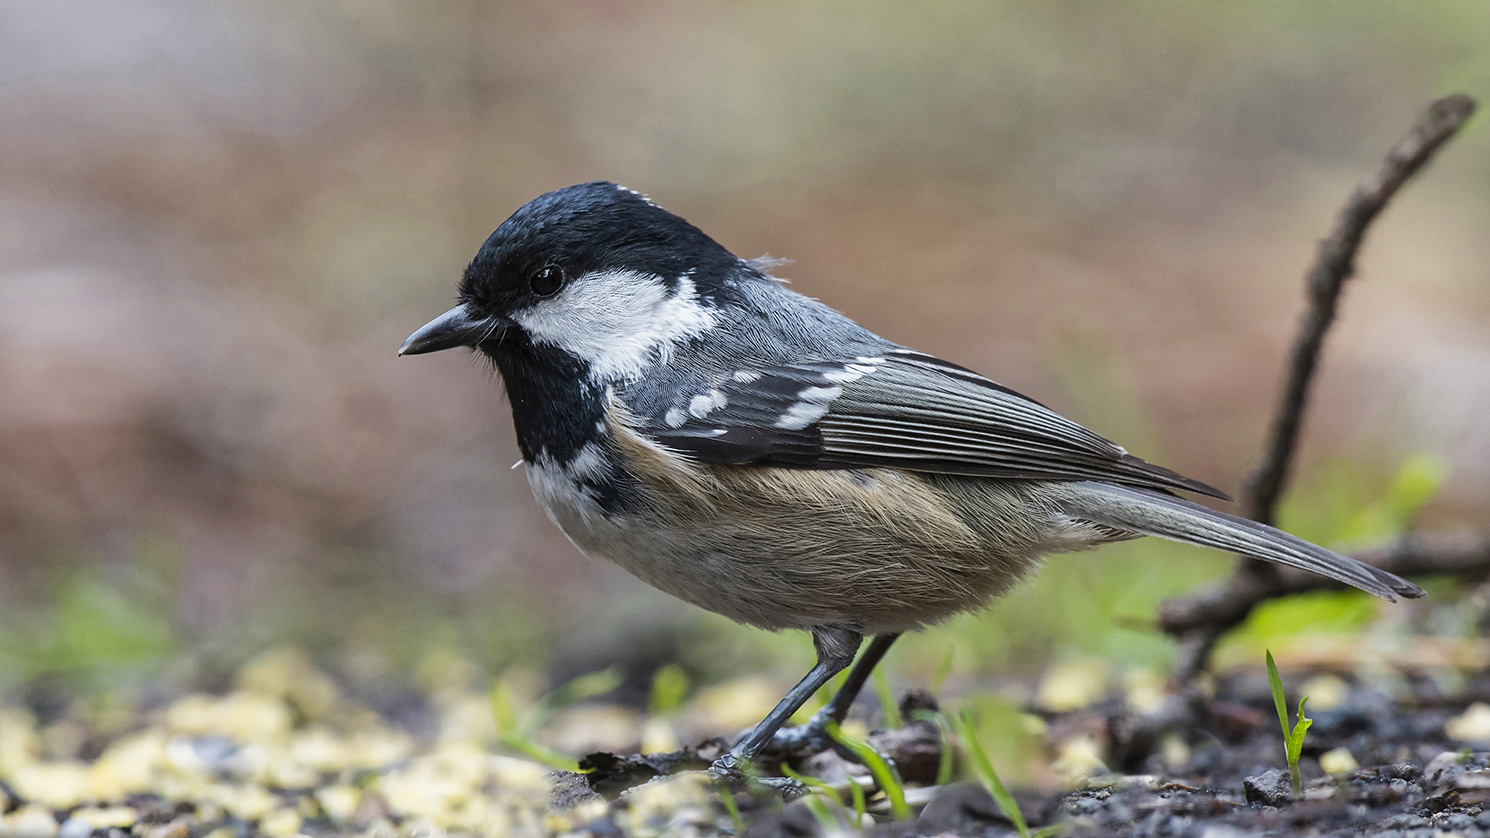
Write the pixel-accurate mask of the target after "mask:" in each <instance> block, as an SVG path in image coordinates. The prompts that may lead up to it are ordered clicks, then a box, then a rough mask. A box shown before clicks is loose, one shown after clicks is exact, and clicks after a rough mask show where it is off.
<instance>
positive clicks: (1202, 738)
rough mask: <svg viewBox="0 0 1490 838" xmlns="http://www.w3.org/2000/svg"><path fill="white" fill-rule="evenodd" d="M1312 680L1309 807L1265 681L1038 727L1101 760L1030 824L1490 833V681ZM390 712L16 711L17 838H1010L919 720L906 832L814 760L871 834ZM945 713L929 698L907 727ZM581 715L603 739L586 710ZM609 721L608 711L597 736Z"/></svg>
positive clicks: (450, 723) (482, 730) (278, 676)
mask: <svg viewBox="0 0 1490 838" xmlns="http://www.w3.org/2000/svg"><path fill="white" fill-rule="evenodd" d="M1317 674H1318V673H1301V672H1296V671H1295V672H1290V673H1289V674H1288V678H1287V681H1288V683H1290V684H1304V683H1306V682H1307V679H1308V677H1310V676H1311V675H1317ZM1312 684H1313V686H1312V687H1311V689H1313V690H1314V693H1315V694H1314V695H1313V696H1312V698H1311V705H1317V709H1311V711H1310V712H1309V715H1310V716H1311V718H1312V719H1313V720H1314V723H1313V727H1312V728H1311V729H1310V730H1309V732H1308V736H1307V739H1306V740H1305V747H1304V757H1303V760H1302V765H1301V767H1302V774H1303V779H1304V792H1303V795H1302V798H1301V799H1299V800H1297V801H1295V800H1294V799H1293V795H1292V793H1291V788H1290V783H1289V778H1288V775H1287V772H1286V771H1283V770H1281V769H1283V768H1284V759H1283V748H1282V737H1281V733H1280V730H1279V725H1278V722H1277V718H1276V716H1275V714H1274V711H1273V706H1272V699H1271V697H1270V695H1269V693H1268V690H1267V685H1266V680H1265V678H1263V677H1262V675H1261V673H1260V672H1252V671H1249V672H1246V673H1244V674H1237V675H1233V676H1230V677H1225V678H1221V679H1219V680H1218V681H1217V682H1216V683H1215V686H1214V688H1213V689H1211V690H1209V691H1208V692H1207V694H1205V695H1203V696H1202V695H1198V694H1197V695H1195V696H1191V698H1190V699H1188V700H1181V699H1177V698H1171V699H1170V700H1169V701H1168V702H1167V703H1164V704H1162V706H1159V707H1158V708H1157V709H1155V708H1152V707H1151V709H1150V711H1149V712H1148V713H1147V714H1140V713H1137V712H1135V711H1134V710H1133V709H1132V708H1130V707H1127V706H1125V704H1124V703H1123V702H1122V701H1120V700H1118V699H1109V700H1106V701H1099V702H1097V703H1095V704H1091V705H1089V706H1086V707H1084V708H1082V709H1078V710H1072V711H1068V712H1064V713H1045V714H1043V718H1044V723H1045V734H1044V735H1045V737H1046V740H1047V744H1048V746H1049V747H1050V750H1051V752H1052V753H1056V752H1060V751H1062V748H1063V747H1065V746H1066V745H1069V743H1072V742H1088V743H1091V745H1092V747H1090V748H1088V750H1087V752H1088V753H1089V754H1090V755H1091V760H1090V762H1089V764H1087V765H1086V767H1085V770H1084V773H1085V774H1087V775H1088V776H1087V779H1085V780H1084V781H1080V782H1077V783H1076V784H1075V790H1070V788H1071V787H1068V790H1065V791H1049V792H1037V791H1030V790H1024V791H1016V797H1017V798H1018V801H1019V804H1020V808H1021V810H1022V811H1023V813H1024V816H1025V818H1026V819H1027V820H1028V821H1029V825H1030V828H1031V830H1032V831H1040V830H1049V831H1048V832H1047V833H1046V834H1055V835H1065V836H1072V837H1073V838H1075V837H1076V836H1127V835H1133V836H1195V838H1228V836H1242V835H1276V836H1345V835H1390V836H1417V837H1419V838H1428V836H1434V838H1441V837H1442V836H1447V835H1460V836H1477V835H1490V753H1483V752H1480V751H1478V750H1476V748H1477V747H1480V748H1483V747H1484V743H1490V706H1487V705H1486V704H1484V703H1482V702H1484V701H1487V700H1490V677H1483V676H1481V677H1472V678H1469V679H1465V678H1462V677H1455V678H1450V677H1444V676H1439V677H1437V678H1432V677H1426V676H1417V675H1413V674H1411V673H1408V674H1403V673H1402V672H1400V671H1394V672H1392V673H1386V674H1381V675H1380V676H1379V677H1378V676H1372V678H1371V679H1370V680H1368V681H1362V680H1356V679H1353V678H1352V677H1350V676H1345V677H1334V676H1331V677H1328V678H1325V679H1324V680H1320V679H1319V678H1317V677H1316V678H1314V680H1313V681H1312ZM1330 685H1333V686H1332V687H1331V686H1330ZM1327 687H1328V688H1327ZM1291 698H1293V697H1291ZM384 699H387V697H386V696H384V697H383V699H379V698H378V697H376V696H370V695H360V696H359V695H358V694H357V691H356V690H355V689H351V688H347V687H345V686H341V685H338V684H337V683H335V682H334V681H333V680H332V679H329V678H327V677H326V676H324V675H322V674H320V673H319V672H317V671H315V670H314V669H313V668H311V667H310V666H309V665H308V664H307V663H306V662H305V660H304V659H303V657H297V656H295V655H282V656H279V657H277V658H273V657H271V658H270V659H269V660H267V661H265V662H261V663H259V664H256V665H255V666H253V667H250V668H249V669H247V670H245V671H244V673H242V674H241V677H240V678H239V680H238V683H237V685H236V686H235V688H234V689H233V690H232V691H230V692H228V693H227V694H225V695H216V696H212V695H205V694H194V695H187V696H181V697H177V698H175V699H162V700H160V701H158V702H156V703H155V704H154V705H153V706H149V707H145V706H135V707H133V708H130V709H128V711H127V712H119V711H118V708H114V709H113V710H109V709H107V708H104V709H99V708H100V707H101V706H102V705H99V704H98V703H97V702H87V701H72V702H60V703H53V704H52V705H51V706H50V707H42V706H39V705H35V703H34V702H33V703H32V706H27V705H26V703H25V702H20V703H16V704H12V705H10V706H6V707H0V805H3V814H0V838H3V836H26V838H89V836H99V838H123V836H125V835H139V836H142V838H248V836H253V835H266V836H277V837H278V838H284V836H291V835H299V834H304V835H317V836H319V835H347V834H359V835H378V836H384V837H385V838H391V836H396V835H437V834H446V833H448V834H477V835H534V836H539V835H614V836H623V835H625V836H629V835H697V836H707V835H730V834H740V833H742V832H743V834H746V835H752V836H771V835H789V836H807V835H818V834H825V833H827V832H838V833H848V832H854V831H860V832H865V833H869V834H878V835H897V836H900V835H927V836H942V835H952V836H1005V835H1013V834H1015V829H1014V827H1013V825H1012V823H1011V822H1010V821H1009V820H1008V819H1007V818H1006V817H1005V816H1004V815H1003V814H1002V813H1001V812H1000V810H999V807H998V806H996V805H995V804H994V802H993V800H992V798H991V797H990V795H989V794H988V792H987V791H985V790H984V788H983V786H982V785H980V784H978V783H976V782H970V781H962V782H952V783H947V784H945V785H940V786H938V785H936V783H935V778H936V777H937V775H938V772H939V770H941V768H942V766H941V759H940V757H941V748H942V746H943V743H944V742H945V741H947V740H946V739H945V738H944V736H945V734H944V733H943V731H942V729H941V728H940V727H938V726H937V725H936V724H934V723H933V721H930V720H927V718H926V717H925V716H924V714H923V715H922V717H921V718H920V720H918V721H915V722H912V723H910V724H908V725H906V726H904V727H901V728H897V729H895V730H889V731H879V732H876V733H874V734H872V735H871V741H872V742H873V743H874V744H875V746H876V747H877V748H878V749H879V750H880V751H881V752H883V753H885V754H887V755H890V756H892V757H893V758H894V760H895V763H896V767H897V769H898V770H899V772H900V774H901V776H902V777H903V779H904V781H905V787H906V788H905V795H906V798H907V802H908V803H909V804H910V805H911V807H912V810H913V814H914V816H913V818H912V819H911V820H901V821H893V820H891V818H890V817H889V806H888V805H887V800H886V796H885V795H884V793H883V792H882V791H881V790H880V789H878V788H877V787H875V785H874V783H873V782H872V781H871V780H869V779H868V778H867V776H865V772H864V771H863V769H862V768H861V767H859V766H857V765H856V764H854V763H851V762H849V761H846V760H845V759H843V758H842V757H840V756H838V755H837V754H835V753H832V752H829V753H826V754H819V755H816V756H813V757H811V758H807V759H804V760H799V761H797V763H796V765H795V768H796V770H798V771H800V772H801V773H803V774H806V775H809V776H814V777H818V778H821V779H822V780H823V781H824V782H826V783H827V784H829V785H830V786H832V787H834V788H836V789H837V790H838V792H839V794H840V795H841V796H842V799H843V800H844V801H845V803H847V802H848V801H849V800H850V795H848V794H847V793H846V792H848V790H849V788H850V784H851V783H852V784H855V785H857V786H859V787H860V788H861V789H862V790H863V791H864V792H865V796H866V800H867V805H866V808H867V811H868V813H869V817H868V818H867V819H866V820H864V821H863V822H862V823H856V822H855V821H856V820H857V819H856V818H855V817H854V816H853V814H852V807H850V806H845V807H844V808H842V809H839V808H836V806H835V805H832V804H828V803H827V802H826V801H825V799H824V798H822V797H821V796H815V797H816V800H798V801H794V802H792V803H790V804H787V805H785V806H783V805H781V804H780V803H779V802H778V801H774V800H765V799H756V798H753V797H751V796H750V795H747V794H743V793H742V794H738V795H734V796H732V797H729V798H725V797H723V796H721V795H720V794H719V793H718V792H716V791H715V790H714V789H712V788H710V787H709V786H707V784H705V783H704V782H703V781H702V779H701V776H700V773H699V771H698V770H696V769H700V768H702V767H704V766H705V765H707V763H708V761H709V760H711V759H712V758H713V757H714V756H715V755H717V753H718V752H719V750H720V749H721V748H723V747H724V745H725V743H724V740H722V739H720V740H713V741H710V742H706V743H704V744H702V745H698V746H694V747H692V748H687V749H684V750H682V751H679V752H676V753H671V754H653V755H649V756H646V757H636V756H627V755H618V754H614V753H599V754H592V755H590V756H588V757H586V758H585V759H584V760H582V761H581V765H582V766H583V767H584V768H585V769H586V771H587V773H571V772H565V771H554V770H553V769H552V768H551V767H545V766H542V765H540V764H538V763H537V762H535V761H534V760H535V758H537V757H538V756H539V754H538V753H537V752H536V751H525V750H524V748H523V747H519V746H516V745H514V743H513V741H511V740H505V739H500V738H499V737H498V735H497V734H496V731H495V729H494V728H493V727H492V721H491V712H490V701H489V699H488V697H487V696H486V695H485V694H484V693H482V692H477V691H475V690H474V689H471V688H462V690H456V691H454V692H445V693H440V692H425V693H418V692H416V691H413V690H404V691H401V692H399V693H398V696H397V700H396V701H392V700H384ZM930 706H931V702H930V699H929V698H927V697H925V696H919V697H918V696H910V697H908V698H907V702H906V707H905V709H906V710H911V711H914V710H918V709H919V710H923V711H924V710H926V709H928V708H929V707H930ZM1295 706H1296V705H1295ZM89 708H92V709H89ZM374 708H378V709H374ZM568 712H569V713H570V719H571V722H573V720H575V719H578V720H579V721H578V723H579V724H580V725H582V726H583V725H586V724H589V723H590V722H588V721H586V719H588V718H590V716H588V715H587V714H589V713H590V712H591V711H590V710H589V709H588V708H587V707H585V706H584V705H581V706H576V707H573V708H570V711H568ZM607 713H612V716H610V717H607V716H606V714H607ZM613 714H614V707H611V708H610V709H609V710H607V709H606V706H605V705H594V710H593V720H594V724H595V725H597V726H598V725H602V724H604V723H606V722H605V720H606V718H612V719H613V718H614V715H613ZM908 717H909V716H908ZM410 720H414V721H413V722H411V721H410ZM420 720H422V721H420ZM655 721H657V720H651V722H655ZM651 722H647V721H646V720H644V719H643V720H642V723H646V724H651ZM640 724H641V723H638V722H635V721H634V720H629V721H626V722H625V724H623V725H622V727H627V726H639V725H640ZM539 738H541V737H539ZM1476 743H1481V744H1480V745H1478V746H1477V745H1476ZM1067 750H1068V751H1069V750H1070V749H1069V748H1067ZM776 767H777V766H776V765H773V764H772V762H771V761H770V760H769V759H768V760H763V761H762V765H761V768H762V770H763V771H768V772H769V771H772V770H774V769H775V768H776ZM1327 769H1328V770H1327ZM959 776H971V775H970V774H967V773H965V772H963V773H960V774H959ZM726 800H728V801H729V802H732V803H733V804H734V806H735V808H737V809H738V818H739V820H738V821H737V820H736V819H735V815H733V814H732V813H731V812H730V811H729V807H728V806H726V805H725V804H726Z"/></svg>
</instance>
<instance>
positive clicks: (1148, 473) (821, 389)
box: [641, 349, 1226, 498]
mask: <svg viewBox="0 0 1490 838" xmlns="http://www.w3.org/2000/svg"><path fill="white" fill-rule="evenodd" d="M642 418H643V420H644V422H645V424H644V426H643V428H642V429H641V430H643V431H644V432H645V433H646V434H647V435H648V436H650V437H652V438H653V439H655V440H656V441H658V442H659V443H661V444H663V445H666V446H668V447H670V448H673V449H674V450H678V451H680V452H683V453H686V454H689V455H691V456H694V457H696V458H698V459H700V460H702V461H705V462H714V463H739V464H743V463H769V464H776V465H785V466H797V467H801V468H865V467H875V466H885V467H892V468H900V469H907V470H911V471H926V472H939V473H944V474H968V475H981V476H988V477H1003V478H1011V479H1027V480H1072V481H1076V480H1100V481H1108V482H1112V483H1117V484H1120V485H1125V486H1134V487H1141V488H1147V489H1159V490H1164V491H1170V490H1184V491H1190V492H1198V493H1201V494H1205V495H1211V496H1213V497H1219V498H1225V497H1226V495H1225V494H1223V493H1222V492H1220V491H1218V490H1216V489H1214V488H1212V487H1210V486H1207V485H1206V484H1204V483H1200V482H1198V481H1195V480H1191V479H1189V478H1187V477H1183V476H1181V475H1179V474H1176V473H1174V472H1172V471H1170V470H1168V469H1165V468H1161V467H1159V466H1156V465H1153V464H1151V463H1147V462H1145V461H1143V460H1141V459H1139V458H1137V457H1134V456H1132V455H1131V454H1129V453H1127V452H1126V451H1124V450H1123V449H1122V448H1121V447H1120V446H1118V445H1116V444H1114V443H1112V442H1110V441H1108V440H1106V439H1104V438H1102V437H1101V436H1098V435H1097V434H1095V433H1092V432H1091V431H1089V430H1087V429H1086V428H1083V427H1081V426H1080V425H1078V424H1076V423H1075V422H1072V421H1071V420H1069V419H1066V418H1065V417H1063V416H1061V415H1060V414H1058V413H1056V412H1055V411H1052V410H1050V409H1049V408H1047V407H1045V406H1044V405H1042V404H1040V403H1039V402H1036V401H1034V400H1032V399H1029V398H1026V397H1025V396H1022V395H1020V394H1018V393H1016V392H1014V391H1013V390H1010V389H1008V388H1006V387H1003V386H1000V385H999V384H996V383H994V382H993V381H990V380H988V379H986V378H984V377H982V376H980V375H978V374H976V373H974V372H971V371H970V370H967V369H964V368H962V367H959V366H957V365H956V364H951V363H948V362H946V361H942V360H940V359H938V358H933V357H931V356H929V355H924V354H921V353H919V352H914V351H911V350H906V349H894V350H890V351H886V352H882V353H880V354H877V355H874V356H865V357H858V358H850V359H841V360H832V361H817V362H804V363H799V364H786V365H776V366H768V367H762V368H758V369H745V370H739V371H735V372H732V373H730V374H728V375H726V376H724V377H723V378H722V379H721V380H719V381H716V382H714V384H713V385H712V386H710V387H707V388H704V389H703V390H702V391H700V392H697V393H687V394H684V395H683V396H682V397H681V398H680V399H679V400H678V401H677V402H675V403H674V404H673V405H671V406H670V407H669V408H668V409H667V410H666V411H665V412H664V413H663V414H662V415H660V416H655V417H642Z"/></svg>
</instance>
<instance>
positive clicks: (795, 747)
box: [771, 632, 900, 756]
mask: <svg viewBox="0 0 1490 838" xmlns="http://www.w3.org/2000/svg"><path fill="white" fill-rule="evenodd" d="M899 636H900V634H899V633H898V632H897V633H896V634H880V635H876V636H875V638H874V639H873V640H871V641H869V647H868V648H866V649H865V650H864V655H863V657H861V658H859V662H858V663H856V664H854V668H853V669H851V670H849V673H848V678H846V679H844V682H843V687H842V688H841V689H839V690H838V692H836V693H834V694H833V697H832V698H831V699H829V700H828V703H827V704H824V705H823V707H822V709H820V710H818V711H817V712H816V713H813V714H812V718H811V719H808V720H807V724H803V725H797V726H796V727H785V728H781V729H779V730H777V731H776V735H775V736H773V737H772V739H771V750H773V751H780V752H781V753H782V754H785V755H787V756H800V755H804V754H815V753H818V752H819V751H826V750H827V749H828V748H829V747H830V746H832V744H833V742H832V740H831V739H829V738H828V732H827V731H826V730H824V729H823V726H824V725H825V724H826V723H827V722H829V721H834V722H839V723H842V722H843V720H844V718H846V717H847V716H848V710H849V707H851V706H853V703H854V699H855V698H858V696H859V691H860V690H862V689H863V688H864V683H865V682H866V681H868V680H869V674H870V673H871V672H873V671H874V667H875V666H876V665H877V664H879V662H880V659H881V658H883V657H884V656H885V653H886V652H888V651H889V650H890V644H892V643H894V642H895V638H897V637H899Z"/></svg>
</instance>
